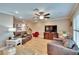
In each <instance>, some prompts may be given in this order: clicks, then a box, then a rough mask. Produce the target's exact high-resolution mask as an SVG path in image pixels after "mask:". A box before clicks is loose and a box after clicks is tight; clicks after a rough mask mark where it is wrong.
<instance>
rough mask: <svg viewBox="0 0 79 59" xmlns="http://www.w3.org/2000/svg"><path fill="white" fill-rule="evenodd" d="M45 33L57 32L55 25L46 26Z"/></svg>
mask: <svg viewBox="0 0 79 59" xmlns="http://www.w3.org/2000/svg"><path fill="white" fill-rule="evenodd" d="M45 32H57V25H46V26H45Z"/></svg>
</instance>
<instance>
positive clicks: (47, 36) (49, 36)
mask: <svg viewBox="0 0 79 59" xmlns="http://www.w3.org/2000/svg"><path fill="white" fill-rule="evenodd" d="M54 37H55V38H58V33H57V32H44V39H50V40H53V38H54Z"/></svg>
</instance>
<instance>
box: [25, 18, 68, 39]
mask: <svg viewBox="0 0 79 59" xmlns="http://www.w3.org/2000/svg"><path fill="white" fill-rule="evenodd" d="M26 24H28V26H29V27H30V28H31V29H32V32H35V31H38V32H40V37H42V38H43V36H44V35H43V34H44V29H45V28H44V27H45V25H57V29H58V33H59V34H62V31H67V33H69V32H70V23H69V20H67V19H61V20H52V21H45V22H37V23H35V22H34V21H32V20H29V21H28V20H27V21H26Z"/></svg>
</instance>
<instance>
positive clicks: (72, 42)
mask: <svg viewBox="0 0 79 59" xmlns="http://www.w3.org/2000/svg"><path fill="white" fill-rule="evenodd" d="M74 44H75V42H74V41H73V40H72V39H67V41H66V42H65V43H64V46H65V47H67V48H72V47H73V45H74Z"/></svg>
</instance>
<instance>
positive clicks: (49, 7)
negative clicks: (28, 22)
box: [0, 3, 75, 19]
mask: <svg viewBox="0 0 79 59" xmlns="http://www.w3.org/2000/svg"><path fill="white" fill-rule="evenodd" d="M74 5H75V4H73V3H16V4H15V3H4V4H3V3H0V12H3V13H7V14H11V15H14V16H16V17H20V18H23V19H28V18H32V17H33V14H32V13H33V9H35V8H38V9H40V10H44V11H45V12H49V13H50V17H51V18H59V17H65V16H68V15H69V14H70V12H71V10H72V9H73V6H74Z"/></svg>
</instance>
